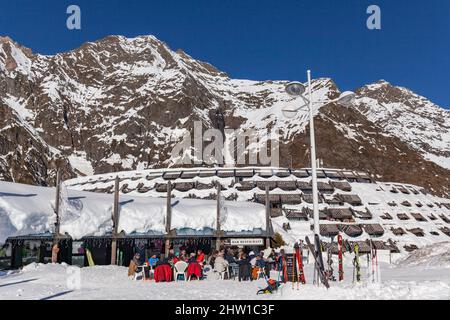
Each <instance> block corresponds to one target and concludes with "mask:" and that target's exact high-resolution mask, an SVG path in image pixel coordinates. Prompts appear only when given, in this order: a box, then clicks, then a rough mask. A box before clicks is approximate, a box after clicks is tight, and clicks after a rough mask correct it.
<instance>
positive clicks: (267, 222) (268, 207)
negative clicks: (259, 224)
mask: <svg viewBox="0 0 450 320" xmlns="http://www.w3.org/2000/svg"><path fill="white" fill-rule="evenodd" d="M270 231H271V230H270V201H269V186H268V185H266V234H267V238H266V248H270V238H269V234H270Z"/></svg>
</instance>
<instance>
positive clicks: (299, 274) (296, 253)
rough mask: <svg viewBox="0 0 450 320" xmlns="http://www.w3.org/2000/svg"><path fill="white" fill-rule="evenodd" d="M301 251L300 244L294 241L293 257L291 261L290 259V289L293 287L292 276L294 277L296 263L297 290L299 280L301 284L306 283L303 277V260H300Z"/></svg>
mask: <svg viewBox="0 0 450 320" xmlns="http://www.w3.org/2000/svg"><path fill="white" fill-rule="evenodd" d="M302 260H303V259H302V252H301V248H300V245H299V244H298V242H296V243H295V244H294V257H293V261H292V289H294V282H295V281H294V280H295V279H294V277H295V271H294V268H295V265H296V263H297V290H299V284H300V282H301V283H302V284H305V283H306V279H305V273H304V271H303V261H302Z"/></svg>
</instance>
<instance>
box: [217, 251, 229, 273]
mask: <svg viewBox="0 0 450 320" xmlns="http://www.w3.org/2000/svg"><path fill="white" fill-rule="evenodd" d="M223 255H224V254H223V252H220V253H219V254H218V255H217V258H216V260H215V262H214V270H215V271H216V272H218V273H223V272H225V271H226V270H227V268H228V267H229V265H230V264H229V263H228V261H227V260H225V258H224V257H223Z"/></svg>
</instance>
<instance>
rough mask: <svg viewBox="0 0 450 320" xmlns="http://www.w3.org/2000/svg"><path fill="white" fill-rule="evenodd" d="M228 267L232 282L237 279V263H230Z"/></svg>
mask: <svg viewBox="0 0 450 320" xmlns="http://www.w3.org/2000/svg"><path fill="white" fill-rule="evenodd" d="M230 267H231V275H232V277H233V280H236V279H237V278H239V265H238V264H237V263H230Z"/></svg>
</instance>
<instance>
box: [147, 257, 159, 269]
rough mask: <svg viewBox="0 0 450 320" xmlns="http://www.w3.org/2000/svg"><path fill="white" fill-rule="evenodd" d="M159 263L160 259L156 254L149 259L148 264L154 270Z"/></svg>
mask: <svg viewBox="0 0 450 320" xmlns="http://www.w3.org/2000/svg"><path fill="white" fill-rule="evenodd" d="M158 261H159V258H158V257H157V256H156V254H154V255H152V256H151V257H150V258H149V259H148V264H149V265H150V267H152V268H154V267H155V265H156V263H157V262H158Z"/></svg>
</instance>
